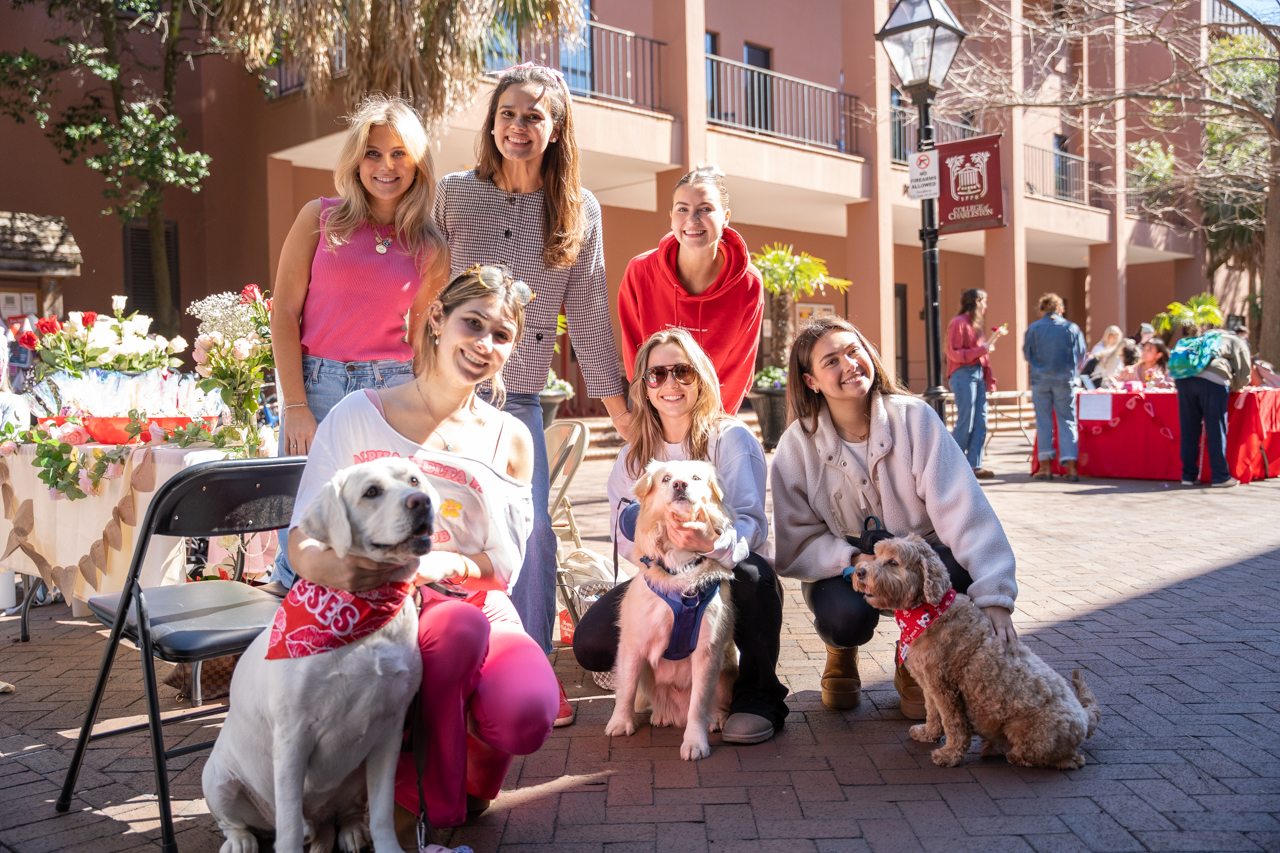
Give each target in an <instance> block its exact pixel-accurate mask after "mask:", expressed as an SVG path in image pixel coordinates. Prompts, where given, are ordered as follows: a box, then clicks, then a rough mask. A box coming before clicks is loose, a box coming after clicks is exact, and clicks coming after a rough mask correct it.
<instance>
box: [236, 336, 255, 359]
mask: <svg viewBox="0 0 1280 853" xmlns="http://www.w3.org/2000/svg"><path fill="white" fill-rule="evenodd" d="M231 355H232V357H233V358H235V359H236V360H238V361H244V360H245V359H246V358H248V357H249V356H251V355H253V344H251V343H249V342H248V341H246V340H245V339H244V338H237V339H236V342H235V344H233V345H232V347H231Z"/></svg>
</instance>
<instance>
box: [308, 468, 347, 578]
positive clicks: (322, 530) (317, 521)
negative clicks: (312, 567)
mask: <svg viewBox="0 0 1280 853" xmlns="http://www.w3.org/2000/svg"><path fill="white" fill-rule="evenodd" d="M346 479H347V478H346V476H345V473H344V472H338V474H337V475H336V476H335V477H334V478H333V479H332V480H330V481H329V482H327V483H325V484H324V488H322V489H321V490H320V494H319V495H317V496H316V499H315V500H313V501H312V502H311V505H310V506H308V507H307V511H306V513H305V514H304V515H303V516H302V522H301V523H300V524H299V525H298V528H299V529H300V530H301V531H302V532H303V533H305V534H306V535H307V536H310V537H311V538H312V539H316V540H318V541H320V542H324V543H325V544H326V545H328V546H329V547H330V548H332V549H333V552H334V553H335V554H337V555H338V557H340V558H341V557H345V556H347V552H348V551H350V550H351V519H350V518H348V517H347V507H346V505H345V504H344V503H343V502H342V485H343V483H345V482H346Z"/></svg>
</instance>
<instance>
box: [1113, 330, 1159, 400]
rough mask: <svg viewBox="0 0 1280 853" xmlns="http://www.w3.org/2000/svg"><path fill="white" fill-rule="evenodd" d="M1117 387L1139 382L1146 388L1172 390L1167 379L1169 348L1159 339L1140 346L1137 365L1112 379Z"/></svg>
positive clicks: (1129, 367)
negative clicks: (1140, 352)
mask: <svg viewBox="0 0 1280 853" xmlns="http://www.w3.org/2000/svg"><path fill="white" fill-rule="evenodd" d="M1114 380H1115V382H1116V383H1117V384H1118V385H1123V384H1124V383H1126V382H1141V383H1142V384H1143V385H1144V386H1146V387H1147V388H1173V380H1171V379H1170V378H1169V348H1168V347H1167V346H1165V345H1164V341H1162V340H1160V339H1159V338H1152V339H1151V340H1149V341H1147V342H1146V343H1145V344H1143V345H1142V354H1141V356H1140V358H1139V359H1138V361H1137V363H1135V364H1132V365H1129V366H1127V367H1125V369H1124V370H1121V371H1120V372H1119V373H1117V374H1116V375H1115V377H1114Z"/></svg>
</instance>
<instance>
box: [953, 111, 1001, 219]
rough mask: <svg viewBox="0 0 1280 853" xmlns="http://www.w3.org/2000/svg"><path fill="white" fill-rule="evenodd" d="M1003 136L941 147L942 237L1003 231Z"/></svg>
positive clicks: (991, 136) (960, 141)
mask: <svg viewBox="0 0 1280 853" xmlns="http://www.w3.org/2000/svg"><path fill="white" fill-rule="evenodd" d="M1001 136H1003V134H999V133H997V134H992V135H990V136H975V137H973V138H971V139H961V140H959V141H957V142H945V143H943V144H942V145H939V146H938V148H937V158H938V166H939V172H940V174H939V183H940V184H941V185H942V186H941V188H940V189H941V192H940V193H939V194H938V196H939V197H938V233H939V234H956V233H958V232H960V231H981V230H984V229H987V228H1003V227H1004V224H1005V223H1004V190H1003V188H1002V186H1001V183H1000V137H1001Z"/></svg>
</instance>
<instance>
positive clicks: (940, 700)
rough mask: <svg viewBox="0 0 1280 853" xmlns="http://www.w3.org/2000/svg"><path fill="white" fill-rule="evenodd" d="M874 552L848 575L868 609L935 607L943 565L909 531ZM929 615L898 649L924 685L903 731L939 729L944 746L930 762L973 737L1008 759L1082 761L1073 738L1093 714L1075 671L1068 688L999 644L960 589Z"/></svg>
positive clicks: (955, 755) (943, 591)
mask: <svg viewBox="0 0 1280 853" xmlns="http://www.w3.org/2000/svg"><path fill="white" fill-rule="evenodd" d="M875 556H876V559H875V561H874V562H872V563H864V564H863V565H861V566H859V567H858V568H857V571H856V572H855V573H854V578H853V586H854V589H856V590H857V591H859V592H861V593H863V594H865V595H866V597H867V603H868V604H870V605H871V606H872V607H877V608H882V609H883V608H892V609H895V610H898V611H900V612H899V613H898V614H897V615H898V616H899V617H902V619H900V622H901V621H903V619H905V620H908V621H909V620H910V619H911V618H912V614H908V613H904V612H903V611H912V610H913V609H914V608H923V607H924V606H925V605H926V604H928V605H934V606H935V607H936V606H937V605H939V604H942V603H943V602H944V599H946V598H947V597H948V592H950V591H951V578H950V577H949V576H948V574H947V569H946V567H945V566H944V565H943V564H942V560H940V559H939V558H938V555H937V553H936V552H935V551H934V550H933V548H931V547H930V546H929V544H928V543H927V542H925V541H924V540H923V539H921V538H920V537H919V536H916V535H915V534H912V535H910V536H907V537H905V538H898V539H890V540H888V541H885V542H880V543H879V544H877V545H876V554H875ZM919 613H920V611H919V610H916V611H915V616H916V618H918V616H919ZM930 615H931V616H932V611H930ZM932 618H933V621H927V620H926V622H925V625H926V627H925V630H924V631H923V633H921V634H919V636H917V637H916V638H915V640H914V641H912V642H911V644H910V647H909V653H906V652H904V654H905V663H906V667H907V671H908V672H910V673H911V675H912V677H913V678H915V680H916V681H917V682H919V684H920V686H921V687H922V688H923V689H924V702H925V714H926V717H925V722H924V723H923V724H922V725H916V726H912V727H911V737H912V738H914V739H915V740H918V741H922V742H925V743H934V742H936V741H938V740H939V739H940V738H941V737H942V735H943V734H946V736H947V740H946V744H945V745H944V746H942V747H941V748H939V749H936V750H934V751H933V763H934V764H937V765H939V766H941V767H955V766H956V765H958V764H959V763H960V762H961V761H962V760H963V759H964V754H965V753H966V752H968V751H969V744H970V743H971V741H972V738H973V735H975V734H977V735H980V736H981V737H982V738H983V739H984V740H986V745H985V746H984V748H983V750H982V754H983V755H990V754H1001V753H1003V754H1004V755H1005V757H1006V758H1007V759H1008V761H1009V763H1010V764H1018V765H1021V766H1023V767H1054V768H1059V769H1063V770H1074V769H1077V768H1080V767H1083V766H1084V756H1083V755H1081V754H1080V752H1079V748H1080V743H1081V742H1082V741H1083V740H1084V739H1085V738H1087V737H1090V736H1091V735H1092V734H1093V732H1094V729H1096V728H1097V725H1098V720H1099V719H1101V716H1102V715H1101V712H1100V711H1099V709H1098V701H1097V700H1096V699H1095V698H1094V696H1093V693H1092V692H1091V691H1090V690H1089V688H1088V687H1086V686H1085V683H1084V679H1083V678H1081V677H1080V670H1078V669H1077V670H1076V671H1075V672H1073V673H1072V674H1071V685H1070V686H1068V685H1067V681H1066V679H1064V678H1063V677H1062V676H1061V675H1059V674H1058V673H1056V672H1054V671H1053V670H1052V669H1051V668H1050V667H1049V665H1048V664H1046V663H1045V662H1044V661H1042V660H1040V658H1038V657H1037V656H1036V655H1035V654H1033V653H1032V652H1031V650H1030V649H1028V648H1027V647H1026V646H1025V645H1023V644H1022V642H1021V641H1017V642H1015V643H1014V644H1013V645H1012V646H1009V647H1008V648H1006V647H1005V646H1004V645H1003V644H1002V643H1001V642H1000V640H999V639H997V638H996V635H995V631H994V630H993V629H992V627H991V623H990V621H989V620H988V619H987V617H986V615H985V614H984V613H983V612H982V611H981V610H979V609H978V607H977V606H976V605H975V604H974V603H973V600H972V599H970V598H969V597H968V596H967V595H955V601H954V602H953V603H952V604H951V605H950V607H948V608H947V609H946V610H945V612H943V613H941V614H940V615H937V616H932ZM1073 688H1074V690H1073Z"/></svg>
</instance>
